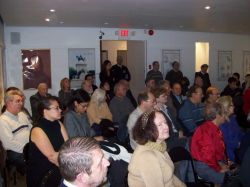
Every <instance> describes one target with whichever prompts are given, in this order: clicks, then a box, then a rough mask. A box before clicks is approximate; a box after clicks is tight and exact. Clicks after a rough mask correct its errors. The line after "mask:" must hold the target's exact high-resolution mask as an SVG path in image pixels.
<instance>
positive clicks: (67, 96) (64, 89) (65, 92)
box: [58, 77, 73, 111]
mask: <svg viewBox="0 0 250 187" xmlns="http://www.w3.org/2000/svg"><path fill="white" fill-rule="evenodd" d="M60 87H61V90H60V91H59V92H58V97H59V101H60V104H61V107H62V110H63V111H64V110H66V108H67V106H68V104H69V102H70V100H71V97H72V95H73V90H72V89H71V88H70V80H69V79H68V78H67V77H65V78H63V79H62V80H61V82H60Z"/></svg>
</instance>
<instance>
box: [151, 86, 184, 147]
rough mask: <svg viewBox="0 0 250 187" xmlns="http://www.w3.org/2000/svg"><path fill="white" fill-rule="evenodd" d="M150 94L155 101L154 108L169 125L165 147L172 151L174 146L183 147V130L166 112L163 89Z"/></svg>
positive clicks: (169, 113)
mask: <svg viewBox="0 0 250 187" xmlns="http://www.w3.org/2000/svg"><path fill="white" fill-rule="evenodd" d="M152 93H153V94H154V96H155V99H156V106H155V108H157V109H158V110H159V111H161V112H162V113H163V114H164V117H165V118H166V120H167V121H168V125H169V138H168V139H167V147H168V149H169V150H170V149H172V148H173V147H176V146H185V145H186V138H185V137H184V136H183V130H182V129H181V125H180V124H179V122H178V120H177V119H176V118H175V117H174V116H173V114H171V112H170V111H169V110H168V107H167V105H166V102H167V100H168V96H167V94H166V90H165V89H164V88H156V89H154V90H152Z"/></svg>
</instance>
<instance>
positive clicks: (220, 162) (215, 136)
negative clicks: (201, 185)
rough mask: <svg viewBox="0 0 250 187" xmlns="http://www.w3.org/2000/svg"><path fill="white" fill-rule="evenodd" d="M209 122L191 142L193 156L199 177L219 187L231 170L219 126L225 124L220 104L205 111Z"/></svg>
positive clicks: (197, 131) (195, 134) (199, 129)
mask: <svg viewBox="0 0 250 187" xmlns="http://www.w3.org/2000/svg"><path fill="white" fill-rule="evenodd" d="M205 115H206V119H207V121H206V122H204V123H203V124H202V125H201V126H199V127H198V128H197V129H196V131H195V132H194V134H193V137H192V140H191V147H190V148H191V155H192V157H193V158H194V159H195V160H196V161H195V169H196V172H197V173H198V175H199V176H200V177H201V178H203V179H205V180H207V181H209V182H213V183H215V184H217V185H221V184H222V183H223V181H224V176H225V173H226V172H227V171H228V170H229V166H228V165H227V160H226V155H225V144H224V141H223V135H222V132H221V130H220V128H219V126H220V125H221V124H222V123H224V122H225V119H226V116H225V111H224V108H223V106H222V105H221V104H219V103H214V104H208V105H207V106H206V109H205Z"/></svg>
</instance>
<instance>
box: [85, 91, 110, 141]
mask: <svg viewBox="0 0 250 187" xmlns="http://www.w3.org/2000/svg"><path fill="white" fill-rule="evenodd" d="M87 115H88V119H89V123H90V125H91V128H92V129H93V130H94V131H95V132H96V135H97V136H101V135H103V136H105V133H106V132H107V131H108V129H109V130H111V131H114V128H113V123H112V114H111V112H110V110H109V107H108V104H107V102H106V93H105V91H104V90H103V89H100V88H98V89H96V90H95V91H94V93H93V95H92V96H91V100H90V103H89V106H88V108H87ZM107 136H110V134H109V133H108V135H107Z"/></svg>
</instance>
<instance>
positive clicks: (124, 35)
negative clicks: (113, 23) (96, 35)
mask: <svg viewBox="0 0 250 187" xmlns="http://www.w3.org/2000/svg"><path fill="white" fill-rule="evenodd" d="M119 35H120V37H128V35H129V31H128V30H120V31H119Z"/></svg>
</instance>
